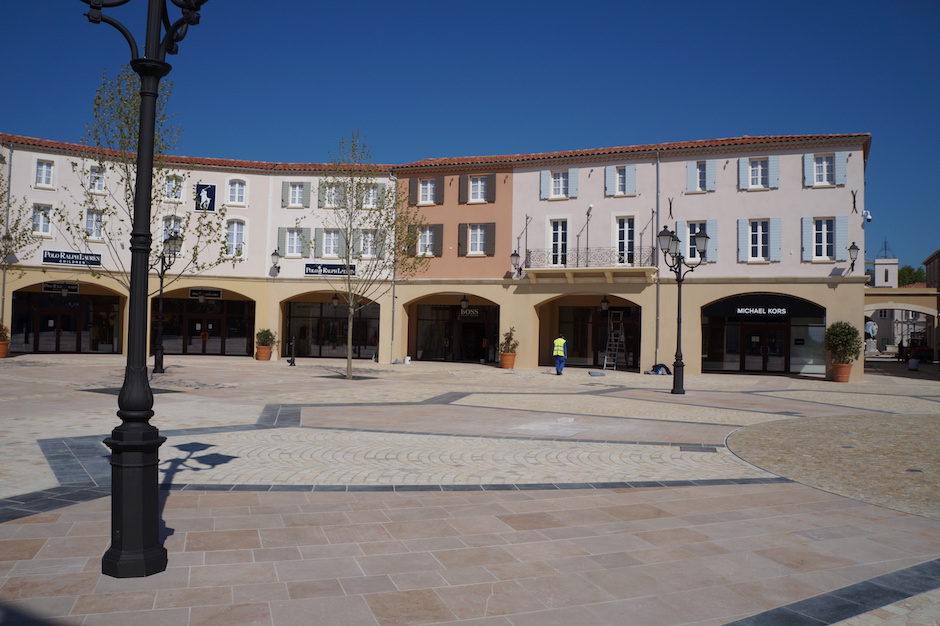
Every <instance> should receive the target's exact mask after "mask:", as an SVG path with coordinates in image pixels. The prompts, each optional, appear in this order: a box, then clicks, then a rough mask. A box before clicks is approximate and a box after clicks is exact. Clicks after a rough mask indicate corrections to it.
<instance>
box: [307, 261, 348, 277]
mask: <svg viewBox="0 0 940 626" xmlns="http://www.w3.org/2000/svg"><path fill="white" fill-rule="evenodd" d="M348 268H349V271H348V272H347V271H346V269H347V266H346V265H328V264H326V263H307V264H306V265H304V276H355V275H356V266H355V265H350V266H348Z"/></svg>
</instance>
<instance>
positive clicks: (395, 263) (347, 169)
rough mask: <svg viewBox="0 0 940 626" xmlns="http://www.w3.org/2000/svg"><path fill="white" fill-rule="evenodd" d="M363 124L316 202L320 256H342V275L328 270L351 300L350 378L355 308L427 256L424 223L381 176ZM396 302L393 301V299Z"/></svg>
mask: <svg viewBox="0 0 940 626" xmlns="http://www.w3.org/2000/svg"><path fill="white" fill-rule="evenodd" d="M371 158H372V152H371V150H370V148H369V146H368V145H367V144H366V143H365V139H364V137H362V136H361V135H360V134H359V130H358V129H357V130H355V131H353V133H352V135H351V136H350V138H349V139H346V138H342V139H340V141H339V147H338V150H337V152H336V154H335V155H334V156H333V157H332V158H331V159H330V164H329V166H328V168H327V171H326V173H325V176H324V179H323V180H322V181H321V184H320V189H319V198H318V206H320V207H322V208H323V210H324V213H323V214H322V215H323V227H322V228H317V229H316V234H315V246H316V250H317V253H316V256H318V257H322V256H323V253H324V251H325V252H327V253H329V254H330V255H332V254H335V255H336V256H337V257H338V258H339V261H340V263H339V265H340V266H341V270H342V271H341V272H340V273H339V275H329V274H328V275H326V278H327V282H328V283H329V284H330V286H331V287H333V288H334V289H335V290H336V291H337V292H338V293H339V294H341V297H342V299H343V300H344V301H345V302H346V305H347V315H348V316H347V324H346V378H350V379H351V378H352V353H353V322H354V320H355V314H356V312H357V311H359V310H360V309H362V308H363V307H365V306H367V305H368V304H369V303H371V302H374V301H375V300H376V299H377V298H379V297H380V296H382V295H384V294H385V293H387V292H388V291H389V290H390V289H391V288H392V285H393V284H394V282H395V280H397V279H399V278H406V277H408V276H412V275H414V274H417V273H419V272H421V271H423V270H424V269H425V268H426V267H427V263H428V258H427V257H426V256H424V255H415V254H414V251H415V248H416V245H417V238H418V232H419V230H420V227H421V226H423V225H424V220H423V218H422V217H421V216H420V215H419V214H418V213H417V211H416V209H415V207H410V206H408V203H407V202H406V201H405V200H406V199H405V198H403V197H402V195H401V192H400V191H399V189H398V186H397V184H396V183H395V181H394V179H389V180H388V182H381V181H380V180H379V179H378V178H377V176H376V175H377V174H378V173H379V172H380V171H381V170H382V168H381V167H380V166H376V165H373V164H372V163H371ZM392 306H394V304H393V305H392Z"/></svg>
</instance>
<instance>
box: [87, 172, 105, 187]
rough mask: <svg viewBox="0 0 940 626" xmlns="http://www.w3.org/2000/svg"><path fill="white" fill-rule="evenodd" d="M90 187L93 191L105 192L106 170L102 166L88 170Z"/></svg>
mask: <svg viewBox="0 0 940 626" xmlns="http://www.w3.org/2000/svg"><path fill="white" fill-rule="evenodd" d="M88 189H89V191H91V192H92V193H104V170H103V169H101V168H100V167H93V168H91V169H90V170H88Z"/></svg>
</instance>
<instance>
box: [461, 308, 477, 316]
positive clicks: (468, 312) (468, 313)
mask: <svg viewBox="0 0 940 626" xmlns="http://www.w3.org/2000/svg"><path fill="white" fill-rule="evenodd" d="M460 317H480V309H460Z"/></svg>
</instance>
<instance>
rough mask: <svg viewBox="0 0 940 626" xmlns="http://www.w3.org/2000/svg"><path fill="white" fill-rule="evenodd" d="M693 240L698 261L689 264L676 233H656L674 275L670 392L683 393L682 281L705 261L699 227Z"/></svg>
mask: <svg viewBox="0 0 940 626" xmlns="http://www.w3.org/2000/svg"><path fill="white" fill-rule="evenodd" d="M692 238H693V239H694V240H695V250H696V251H697V252H698V258H699V261H698V263H695V264H694V265H690V264H689V262H688V259H687V258H686V256H685V255H684V254H683V253H682V251H681V250H679V243H680V242H681V240H680V239H679V237H677V236H676V233H674V232H673V231H671V230H669V229H668V228H666V227H665V226H663V230H662V231H661V232H660V233H659V234H658V235H656V239H657V242H658V243H659V249H660V250H662V252H663V262H664V263H665V264H666V267H668V268H669V269H670V271H672V273H673V274H675V275H676V289H677V292H676V301H677V307H678V314H677V316H676V361H675V363H673V364H672V368H673V371H672V393H676V394H683V393H685V363H683V362H682V283H683V281H684V280H685V276H686V274H688V273H689V272H692V271H694V270H695V268H696V267H698V266H699V265H701V264H702V263H703V262H704V261H705V249H706V248H707V247H708V235H707V234H706V233H705V229H704V228H703V229H701V230H699V231H698V232H696V233H695V234H694V235H692Z"/></svg>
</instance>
